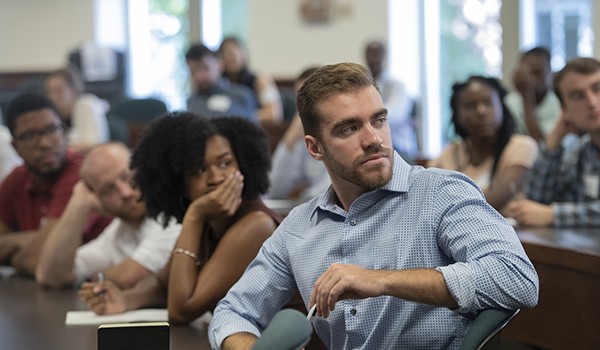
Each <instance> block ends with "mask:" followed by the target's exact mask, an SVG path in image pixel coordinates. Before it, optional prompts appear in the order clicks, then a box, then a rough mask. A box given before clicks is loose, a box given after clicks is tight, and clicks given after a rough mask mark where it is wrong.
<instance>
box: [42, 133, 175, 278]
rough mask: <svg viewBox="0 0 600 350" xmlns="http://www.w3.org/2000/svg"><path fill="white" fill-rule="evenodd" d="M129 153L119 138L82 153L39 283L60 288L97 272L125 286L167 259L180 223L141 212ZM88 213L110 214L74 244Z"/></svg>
mask: <svg viewBox="0 0 600 350" xmlns="http://www.w3.org/2000/svg"><path fill="white" fill-rule="evenodd" d="M129 157H130V154H129V150H128V149H127V148H126V147H125V146H124V145H123V144H119V143H108V144H104V145H101V146H97V147H96V148H94V149H92V150H91V151H90V153H89V154H88V155H87V156H86V158H85V159H84V161H83V163H82V165H81V169H80V173H81V180H80V181H79V182H78V183H77V184H76V185H75V188H74V190H73V195H72V196H71V199H70V200H69V204H68V205H67V208H66V209H65V211H64V212H63V214H62V216H61V218H60V219H59V220H58V223H57V224H56V226H55V227H54V228H53V229H52V231H51V232H50V233H49V236H48V239H47V240H46V243H45V244H44V247H43V249H42V252H41V253H40V258H39V261H38V265H37V268H36V274H35V276H36V280H37V281H38V283H41V284H43V285H47V286H51V287H60V286H64V285H70V284H73V283H74V282H75V283H79V282H82V281H83V280H84V279H91V278H92V277H94V276H96V274H97V273H99V272H102V273H103V274H104V276H105V277H106V279H107V280H109V281H112V282H113V283H114V284H115V285H117V286H119V287H120V288H130V287H132V286H133V285H135V284H136V283H137V282H139V281H140V280H141V279H143V278H144V277H147V276H149V275H151V274H154V273H157V272H158V271H160V269H162V268H163V267H164V265H165V264H166V263H167V261H168V260H169V257H170V256H171V251H172V250H173V245H174V244H175V241H176V240H177V237H178V236H179V231H180V230H181V225H178V224H175V223H174V220H173V221H172V222H169V224H168V225H167V226H166V227H163V225H162V224H161V223H159V222H158V221H157V220H155V219H151V218H148V217H146V206H145V203H144V202H143V201H140V192H139V190H138V189H136V188H135V187H132V185H131V177H132V175H131V171H130V170H129ZM92 212H102V213H106V214H109V215H111V216H113V217H114V219H113V220H112V222H111V224H110V225H109V226H108V227H106V229H105V230H104V231H103V232H102V233H101V234H100V236H98V238H96V239H95V240H93V241H91V242H88V243H86V244H84V245H82V246H79V242H80V241H81V232H82V231H83V228H84V226H85V218H86V217H87V216H88V215H89V213H92Z"/></svg>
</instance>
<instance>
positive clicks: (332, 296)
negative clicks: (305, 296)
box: [308, 264, 387, 317]
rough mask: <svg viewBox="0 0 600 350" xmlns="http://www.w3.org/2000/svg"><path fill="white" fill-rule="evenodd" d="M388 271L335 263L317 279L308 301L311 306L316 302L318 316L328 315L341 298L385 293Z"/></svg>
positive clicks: (375, 295)
mask: <svg viewBox="0 0 600 350" xmlns="http://www.w3.org/2000/svg"><path fill="white" fill-rule="evenodd" d="M386 272H387V271H383V270H366V269H363V268H361V267H358V266H354V265H342V264H333V265H331V266H330V267H329V268H328V269H327V271H325V272H324V273H323V274H322V275H321V277H319V279H317V282H316V283H315V286H314V288H313V291H312V293H311V295H310V300H309V302H308V305H309V308H310V307H312V305H314V304H316V305H317V316H321V317H328V316H329V312H330V311H333V309H334V308H335V303H336V302H338V301H339V300H344V299H364V298H369V297H377V296H381V295H384V294H385V276H386Z"/></svg>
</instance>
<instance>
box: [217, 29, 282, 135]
mask: <svg viewBox="0 0 600 350" xmlns="http://www.w3.org/2000/svg"><path fill="white" fill-rule="evenodd" d="M218 52H219V57H220V58H221V61H222V65H223V76H225V77H227V78H228V79H229V81H231V82H232V83H235V84H241V85H244V86H247V87H249V88H250V89H252V92H253V93H254V97H255V100H256V102H257V105H258V110H257V117H258V120H259V121H260V122H261V123H264V122H271V123H275V124H279V123H281V122H282V120H283V106H282V103H281V97H280V96H279V90H278V89H277V85H276V84H275V81H274V80H273V78H272V77H271V76H269V75H267V74H265V73H261V74H257V73H254V72H252V71H250V68H249V67H248V60H249V59H248V49H247V48H246V47H245V46H244V44H243V43H242V42H241V41H240V40H239V39H238V38H234V37H227V38H225V39H223V41H222V42H221V46H220V47H219V51H218Z"/></svg>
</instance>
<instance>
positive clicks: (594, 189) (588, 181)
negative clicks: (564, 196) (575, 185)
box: [583, 175, 600, 198]
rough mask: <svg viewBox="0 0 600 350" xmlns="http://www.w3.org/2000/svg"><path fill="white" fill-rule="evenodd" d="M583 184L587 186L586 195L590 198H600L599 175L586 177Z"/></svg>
mask: <svg viewBox="0 0 600 350" xmlns="http://www.w3.org/2000/svg"><path fill="white" fill-rule="evenodd" d="M583 183H584V185H585V195H586V196H588V197H590V198H598V188H599V187H600V177H598V176H597V175H584V176H583Z"/></svg>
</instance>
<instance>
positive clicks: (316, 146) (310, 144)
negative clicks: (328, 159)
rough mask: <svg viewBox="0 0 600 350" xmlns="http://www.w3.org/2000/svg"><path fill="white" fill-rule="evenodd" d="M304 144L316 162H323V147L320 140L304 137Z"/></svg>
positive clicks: (309, 136) (308, 136)
mask: <svg viewBox="0 0 600 350" xmlns="http://www.w3.org/2000/svg"><path fill="white" fill-rule="evenodd" d="M304 142H305V143H306V149H307V150H308V153H310V156H311V157H313V158H314V159H315V160H323V147H322V146H321V143H320V142H319V140H317V139H316V138H315V137H314V136H311V135H306V136H304Z"/></svg>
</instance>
